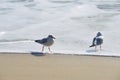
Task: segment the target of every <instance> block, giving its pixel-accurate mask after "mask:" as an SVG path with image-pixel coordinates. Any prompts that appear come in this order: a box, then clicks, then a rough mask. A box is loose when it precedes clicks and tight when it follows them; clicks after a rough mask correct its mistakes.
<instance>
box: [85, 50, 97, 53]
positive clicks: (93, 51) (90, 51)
mask: <svg viewBox="0 0 120 80" xmlns="http://www.w3.org/2000/svg"><path fill="white" fill-rule="evenodd" d="M86 52H87V53H95V52H97V50H95V49H91V50H86Z"/></svg>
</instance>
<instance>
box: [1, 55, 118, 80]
mask: <svg viewBox="0 0 120 80" xmlns="http://www.w3.org/2000/svg"><path fill="white" fill-rule="evenodd" d="M0 80H120V58H116V57H97V56H73V55H45V56H35V55H33V54H0Z"/></svg>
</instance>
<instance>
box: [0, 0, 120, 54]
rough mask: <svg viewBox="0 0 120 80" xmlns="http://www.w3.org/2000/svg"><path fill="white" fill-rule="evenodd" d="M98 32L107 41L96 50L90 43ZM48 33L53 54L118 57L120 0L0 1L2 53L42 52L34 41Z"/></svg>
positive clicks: (40, 46) (0, 46) (0, 43)
mask: <svg viewBox="0 0 120 80" xmlns="http://www.w3.org/2000/svg"><path fill="white" fill-rule="evenodd" d="M98 31H100V32H102V34H103V36H104V44H103V45H102V51H98V52H95V51H94V48H89V46H90V45H91V43H92V39H93V37H94V36H95V35H96V33H97V32H98ZM49 34H52V35H54V36H55V37H56V40H55V44H54V45H53V46H52V47H51V50H52V51H53V52H54V53H70V54H102V55H117V56H119V55H120V0H1V1H0V52H7V51H8V52H9V51H11V52H14V51H16V52H19V51H21V52H30V51H41V48H42V45H40V44H37V43H35V42H34V40H36V39H41V38H44V37H47V36H48V35H49ZM45 51H47V52H48V49H47V48H45Z"/></svg>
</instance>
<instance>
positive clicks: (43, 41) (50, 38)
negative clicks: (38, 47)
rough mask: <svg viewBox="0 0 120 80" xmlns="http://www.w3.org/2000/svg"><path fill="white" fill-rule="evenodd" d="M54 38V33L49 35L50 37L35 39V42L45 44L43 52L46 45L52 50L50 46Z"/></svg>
mask: <svg viewBox="0 0 120 80" xmlns="http://www.w3.org/2000/svg"><path fill="white" fill-rule="evenodd" d="M54 39H56V38H55V37H53V35H48V37H46V38H43V39H40V40H35V42H37V43H40V44H42V45H43V47H42V52H43V51H44V47H48V49H49V51H50V52H52V51H51V50H50V46H52V45H53V43H54Z"/></svg>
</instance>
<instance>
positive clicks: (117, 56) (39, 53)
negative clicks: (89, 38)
mask: <svg viewBox="0 0 120 80" xmlns="http://www.w3.org/2000/svg"><path fill="white" fill-rule="evenodd" d="M0 54H32V55H35V56H44V55H71V56H93V57H94V56H95V57H115V58H120V56H119V55H106V54H105V55H103V54H71V53H70V54H69V53H68V54H64V53H52V54H51V53H42V52H34V51H33V52H0Z"/></svg>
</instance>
